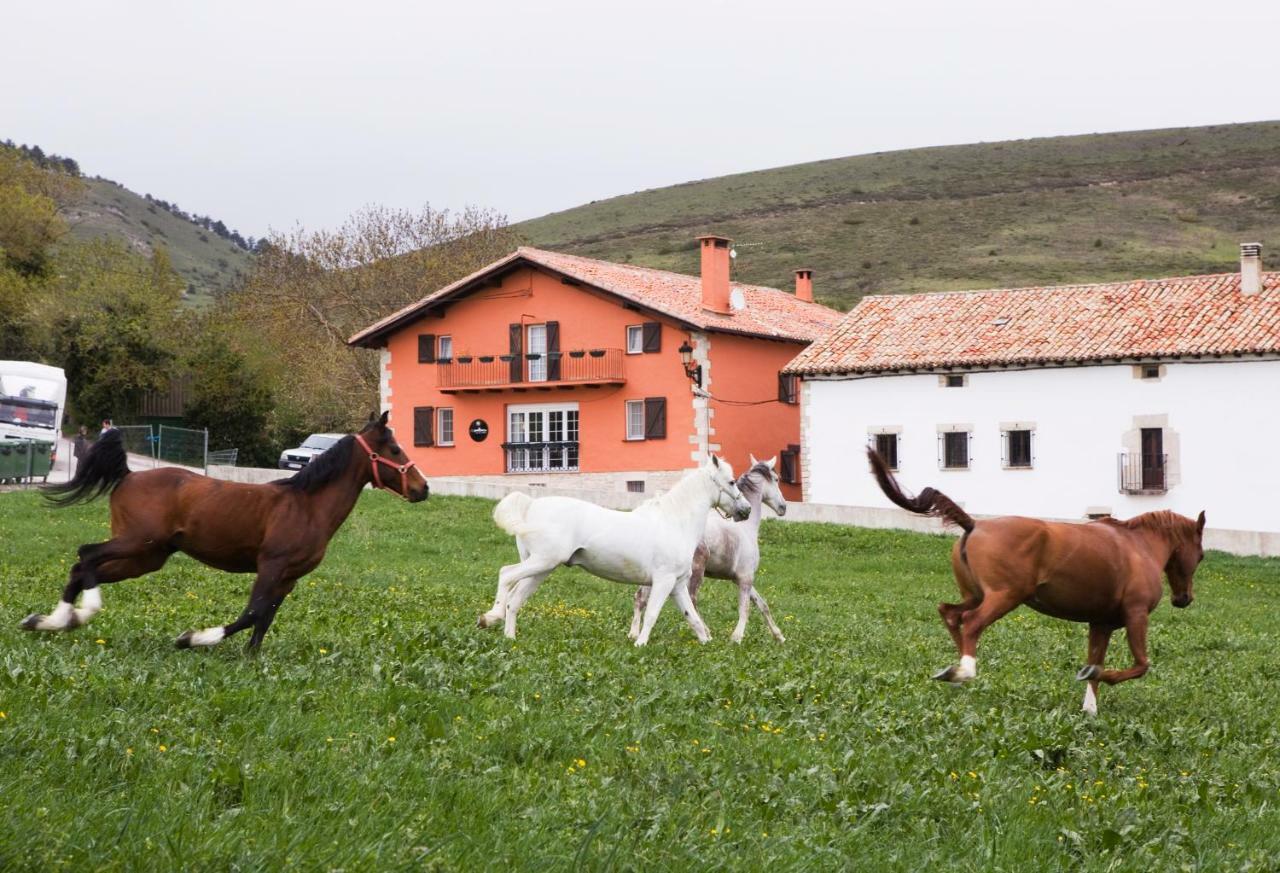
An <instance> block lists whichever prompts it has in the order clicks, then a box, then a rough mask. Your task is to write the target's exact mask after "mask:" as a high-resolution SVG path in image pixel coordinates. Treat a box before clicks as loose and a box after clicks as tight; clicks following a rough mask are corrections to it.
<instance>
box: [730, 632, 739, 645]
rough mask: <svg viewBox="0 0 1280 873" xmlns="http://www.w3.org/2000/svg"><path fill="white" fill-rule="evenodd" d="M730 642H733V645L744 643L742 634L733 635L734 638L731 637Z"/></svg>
mask: <svg viewBox="0 0 1280 873" xmlns="http://www.w3.org/2000/svg"><path fill="white" fill-rule="evenodd" d="M729 642H731V643H741V642H742V634H733V635H732V636H730V637H729Z"/></svg>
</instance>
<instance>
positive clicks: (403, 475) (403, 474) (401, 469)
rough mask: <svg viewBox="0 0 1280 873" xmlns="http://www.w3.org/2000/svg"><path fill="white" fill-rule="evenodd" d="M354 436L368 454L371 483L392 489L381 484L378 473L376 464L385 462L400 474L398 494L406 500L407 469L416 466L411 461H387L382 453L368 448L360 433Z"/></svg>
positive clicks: (407, 493)
mask: <svg viewBox="0 0 1280 873" xmlns="http://www.w3.org/2000/svg"><path fill="white" fill-rule="evenodd" d="M355 438H356V442H358V443H359V444H360V448H362V449H364V450H365V451H366V452H367V453H368V455H369V465H370V466H371V467H372V468H373V484H374V485H375V486H376V487H378V488H386V489H387V490H388V491H391V490H392V489H390V488H387V486H386V485H383V484H382V476H381V475H379V473H378V465H379V464H386V465H387V466H388V467H390V468H391V469H393V470H395V471H396V472H397V473H399V474H400V491H399V494H400V496H401V497H403V498H404V499H405V500H408V499H409V471H410V470H412V469H413V468H414V467H415V466H416V465H415V464H414V463H413V461H410V462H409V463H407V464H397V463H395V462H394V461H388V460H387V459H386V458H384V457H382V455H380V454H378V453H377V452H375V451H374V450H373V449H371V448H369V444H368V443H366V442H365V441H364V437H363V436H361V435H360V434H356V435H355Z"/></svg>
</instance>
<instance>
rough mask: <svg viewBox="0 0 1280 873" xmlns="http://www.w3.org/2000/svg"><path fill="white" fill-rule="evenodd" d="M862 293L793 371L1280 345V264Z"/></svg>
mask: <svg viewBox="0 0 1280 873" xmlns="http://www.w3.org/2000/svg"><path fill="white" fill-rule="evenodd" d="M1262 282H1263V286H1262V291H1261V293H1258V294H1253V295H1243V294H1241V293H1240V274H1239V273H1225V274H1222V275H1215V276H1184V277H1179V278H1172V279H1139V280H1135V281H1132V282H1115V283H1110V284H1104V285H1066V286H1061V287H1056V288H1023V289H997V290H990V291H961V292H954V293H940V294H898V295H887V296H875V297H864V298H863V299H862V301H861V302H860V303H859V304H858V305H857V306H856V307H854V309H853V311H852V312H850V313H849V314H848V315H847V316H845V317H844V319H843V320H842V321H841V322H840V324H839V325H838V326H837V327H836V329H835V330H833V331H832V332H831V333H830V334H828V335H827V336H826V337H824V338H822V339H821V340H818V341H817V342H815V343H814V344H813V345H811V346H809V347H808V348H807V349H805V350H804V351H803V352H801V353H800V354H799V355H798V356H797V357H796V358H795V359H794V360H793V361H792V362H791V363H790V364H788V365H787V369H786V372H789V373H798V374H801V375H807V376H817V375H835V374H854V373H874V372H880V371H885V370H914V369H936V368H949V367H960V368H965V367H992V366H1005V365H1025V364H1051V363H1068V362H1084V361H1099V360H1108V359H1117V358H1176V357H1182V356H1187V355H1237V354H1269V353H1276V352H1280V273H1265V274H1263V279H1262Z"/></svg>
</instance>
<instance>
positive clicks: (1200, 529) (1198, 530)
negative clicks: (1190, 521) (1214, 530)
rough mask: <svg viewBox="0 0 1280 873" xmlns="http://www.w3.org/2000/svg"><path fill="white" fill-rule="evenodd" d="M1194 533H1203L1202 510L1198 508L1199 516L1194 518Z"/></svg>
mask: <svg viewBox="0 0 1280 873" xmlns="http://www.w3.org/2000/svg"><path fill="white" fill-rule="evenodd" d="M1196 533H1204V510H1203V509H1202V510H1200V517H1199V518H1197V519H1196Z"/></svg>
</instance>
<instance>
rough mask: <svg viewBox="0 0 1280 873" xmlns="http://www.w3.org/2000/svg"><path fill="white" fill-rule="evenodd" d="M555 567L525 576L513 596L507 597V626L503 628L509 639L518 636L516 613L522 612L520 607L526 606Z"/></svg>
mask: <svg viewBox="0 0 1280 873" xmlns="http://www.w3.org/2000/svg"><path fill="white" fill-rule="evenodd" d="M553 569H555V568H554V567H552V568H549V569H547V570H544V571H542V572H540V573H533V574H531V575H528V576H525V577H524V578H522V579H521V580H520V581H519V583H518V584H516V586H515V588H514V590H512V592H511V596H510V597H509V598H508V599H507V606H506V610H507V614H506V627H505V628H504V629H503V633H504V634H505V635H506V637H507V639H509V640H514V639H515V638H516V614H517V613H518V612H520V607H522V606H524V604H525V601H526V600H528V599H529V598H530V597H532V596H533V592H535V591H537V590H538V586H539V585H541V584H542V580H544V579H546V578H547V577H548V576H550V575H551V570H553Z"/></svg>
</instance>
